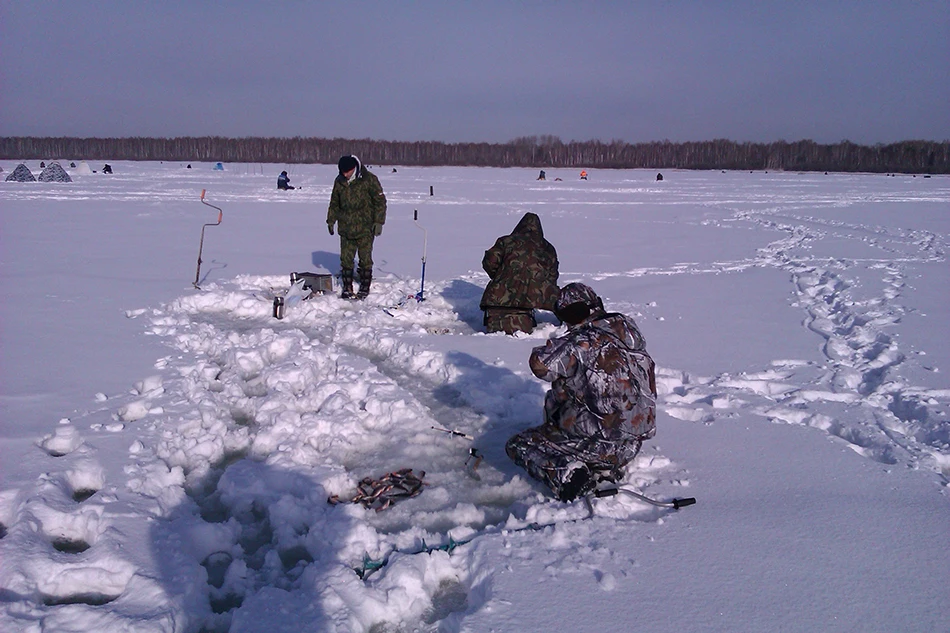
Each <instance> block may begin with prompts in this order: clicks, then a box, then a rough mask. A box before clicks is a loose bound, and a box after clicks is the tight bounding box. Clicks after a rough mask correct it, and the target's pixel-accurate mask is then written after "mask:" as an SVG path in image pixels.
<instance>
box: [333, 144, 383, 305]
mask: <svg viewBox="0 0 950 633" xmlns="http://www.w3.org/2000/svg"><path fill="white" fill-rule="evenodd" d="M337 167H338V168H339V170H340V174H339V175H338V176H337V177H336V180H334V181H333V191H332V192H331V193H330V208H329V209H327V228H328V229H329V231H330V235H333V225H334V224H337V225H338V229H337V230H338V231H339V233H340V279H341V283H342V286H343V292H342V294H341V295H340V296H341V297H342V298H344V299H352V298H353V260H354V259H355V258H356V255H357V254H359V268H358V269H357V271H358V272H359V281H360V289H359V292H358V293H357V295H356V298H357V299H365V298H366V297H367V295H369V287H370V284H371V283H372V281H373V241H374V240H375V239H376V236H377V235H381V234H382V232H383V224H385V223H386V196H385V194H383V187H382V185H380V184H379V178H377V177H376V176H375V175H373V174H372V173H371V172H370V171H369V170H367V169H366V168H365V167H363V166H362V165H361V164H360V160H359V159H358V158H357V157H356V156H342V157H341V158H340V162H339V164H338V165H337Z"/></svg>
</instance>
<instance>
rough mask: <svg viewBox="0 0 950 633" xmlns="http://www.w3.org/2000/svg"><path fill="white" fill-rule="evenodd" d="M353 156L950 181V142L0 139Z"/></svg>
mask: <svg viewBox="0 0 950 633" xmlns="http://www.w3.org/2000/svg"><path fill="white" fill-rule="evenodd" d="M344 154H355V155H357V156H359V157H360V159H361V160H362V161H363V162H364V163H365V164H369V165H407V166H410V165H414V166H465V167H467V166H480V167H535V168H541V169H547V168H576V169H591V168H601V169H635V168H647V169H730V170H738V169H743V170H746V169H747V170H768V169H772V170H785V171H837V172H880V173H890V172H894V173H924V174H946V173H950V141H943V142H937V141H901V142H898V143H890V144H886V145H885V144H878V145H873V146H868V145H858V144H855V143H851V142H850V141H842V142H840V143H834V144H820V143H816V142H814V141H811V140H802V141H795V142H786V141H776V142H772V143H738V142H735V141H730V140H726V139H716V140H712V141H699V142H685V143H673V142H671V141H656V142H648V143H626V142H624V141H619V140H613V141H610V142H607V143H605V142H601V141H599V140H592V141H570V142H567V143H565V142H562V141H561V140H560V139H559V138H558V137H556V136H526V137H520V138H516V139H513V140H512V141H509V142H508V143H442V142H438V141H412V142H409V141H378V140H372V139H342V138H334V139H325V138H301V137H294V138H263V137H249V138H227V137H220V136H203V137H180V138H145V137H132V138H71V137H60V138H52V137H23V136H20V137H0V158H4V159H21V160H24V159H41V160H52V159H63V160H149V161H164V160H167V161H195V162H219V161H221V162H229V163H280V164H291V163H321V164H335V163H336V162H337V160H338V159H339V157H340V156H342V155H344Z"/></svg>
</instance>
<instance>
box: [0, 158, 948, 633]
mask: <svg viewBox="0 0 950 633" xmlns="http://www.w3.org/2000/svg"><path fill="white" fill-rule="evenodd" d="M67 162H68V161H67ZM64 164H65V163H64ZM110 164H111V165H112V166H113V170H114V172H115V173H114V174H101V173H92V172H91V170H89V169H88V166H87V167H86V168H85V169H82V168H76V169H73V170H71V171H69V170H68V171H69V173H70V175H71V176H72V179H73V182H71V183H60V182H27V183H20V182H5V183H3V184H2V185H0V199H2V201H3V203H2V206H0V219H2V227H3V230H2V232H0V243H2V248H0V253H2V254H0V265H2V269H0V270H2V274H0V297H2V302H0V320H2V328H3V329H2V337H0V344H2V362H0V372H2V383H0V412H2V416H0V447H2V461H0V477H2V482H0V630H3V631H29V632H34V631H36V632H39V631H43V632H46V631H50V632H52V631H57V632H61V631H65V632H72V631H156V632H157V631H162V632H166V631H188V632H198V631H202V632H209V633H210V632H223V631H234V632H239V631H268V632H269V633H276V632H278V631H288V632H289V631H293V632H295V633H297V632H299V631H340V632H343V631H367V632H368V631H373V632H376V633H382V632H384V631H394V632H395V631H446V632H453V631H455V632H460V631H551V630H563V631H603V630H630V631H636V630H649V631H671V632H672V631H677V632H679V631H730V632H732V631H749V632H752V631H756V632H757V631H768V630H782V631H818V630H820V631H856V630H860V631H887V632H893V631H941V630H950V606H948V604H950V603H948V602H947V599H946V598H947V592H946V588H947V586H948V583H950V553H948V548H947V547H946V543H947V541H948V536H950V505H948V495H950V488H948V484H950V416H948V406H950V383H948V381H947V379H946V372H947V369H948V367H950V344H948V343H947V337H946V335H945V332H946V327H947V323H948V322H950V303H948V300H947V297H948V296H950V274H948V267H947V259H946V257H947V250H948V247H950V244H948V239H950V216H948V214H947V210H948V208H950V205H948V203H950V178H947V177H945V176H936V177H932V178H923V177H922V176H921V177H913V176H911V175H907V176H903V175H901V176H885V175H870V174H850V175H844V174H827V175H826V174H818V173H814V174H795V173H775V172H773V173H748V172H728V173H720V172H718V171H716V172H679V171H667V172H665V173H664V176H665V178H664V180H663V181H662V182H656V181H655V172H653V171H641V170H625V171H593V172H591V173H590V179H589V180H587V181H580V180H579V179H578V178H577V174H576V173H574V172H571V171H569V170H547V171H548V180H547V181H545V182H538V181H535V180H534V178H535V176H536V170H521V169H504V170H503V169H487V168H412V167H399V168H398V172H392V170H391V168H389V167H379V168H377V169H376V170H375V173H376V174H377V175H378V176H379V177H380V180H381V182H382V184H383V187H384V189H385V190H386V194H387V198H388V200H389V213H388V216H389V220H388V222H387V223H386V225H385V229H384V232H383V235H382V236H381V237H380V238H378V239H377V242H376V249H375V252H374V256H375V259H376V268H375V279H374V287H373V293H372V294H371V295H370V296H369V298H368V299H367V300H366V301H363V302H353V301H344V300H341V299H339V298H338V296H336V294H334V295H324V296H318V297H315V298H313V299H311V300H309V301H302V302H296V303H294V304H293V305H289V306H288V307H287V313H286V316H285V318H283V319H281V320H277V319H275V318H273V316H272V303H271V299H272V298H273V296H274V294H275V293H280V292H283V291H285V290H286V289H287V288H288V287H289V276H290V273H291V272H305V271H314V270H318V269H321V268H324V269H327V270H332V271H336V270H337V269H338V268H339V265H338V241H337V239H338V238H336V237H332V236H329V235H327V233H326V229H325V227H324V220H325V214H326V207H327V202H328V199H329V193H330V188H331V185H332V179H333V176H334V175H335V169H334V168H333V167H332V166H320V165H309V166H299V165H298V166H291V167H290V168H288V171H289V172H290V175H291V177H292V179H293V182H294V184H295V185H299V186H301V188H300V189H297V190H295V191H283V192H279V191H277V190H276V189H275V178H276V175H277V174H278V173H279V172H280V171H281V169H283V168H284V166H279V165H263V166H262V165H226V166H225V169H224V170H223V171H221V170H213V169H212V167H213V165H212V164H207V163H192V166H193V169H186V168H185V165H184V164H179V163H170V162H165V163H157V162H156V163H135V162H121V161H113V162H111V163H110ZM82 165H84V163H81V166H82ZM15 166H16V164H15V162H13V161H8V163H7V164H5V165H4V166H3V167H4V169H6V170H12V169H13V168H14V167H15ZM27 166H32V167H34V168H35V167H36V165H33V163H32V162H28V163H27ZM555 172H557V173H555ZM555 177H561V178H563V180H562V181H555V180H554V178H555ZM430 187H431V188H432V189H431V191H432V194H433V195H430ZM202 189H206V190H207V197H206V200H207V201H209V202H211V203H213V204H215V205H217V206H219V207H221V208H222V209H223V221H222V223H221V224H220V225H219V226H215V227H211V228H207V229H206V231H205V237H204V245H203V251H202V259H203V261H202V264H201V268H200V270H196V267H197V255H198V245H199V244H198V242H199V232H200V231H201V227H202V224H204V223H208V222H214V221H215V220H216V216H217V214H216V213H214V212H213V211H212V210H210V209H209V208H208V207H207V206H205V205H202V204H201V203H200V201H199V196H200V192H201V190H202ZM415 210H418V216H419V225H421V226H422V227H424V228H425V230H426V231H427V233H426V235H425V237H426V239H427V242H426V244H427V246H426V278H425V296H426V300H425V301H424V302H421V303H418V302H416V301H414V300H409V301H406V302H403V300H404V299H406V298H407V297H409V296H411V295H414V294H416V293H417V292H419V290H420V285H421V278H420V273H421V264H422V261H421V260H422V255H423V237H424V236H423V232H422V231H420V230H419V227H418V226H417V225H416V224H415V223H414V222H413V212H414V211H415ZM527 211H532V212H535V213H537V214H538V215H539V216H540V217H541V220H542V223H543V226H544V230H545V236H546V237H547V239H548V240H549V241H551V242H552V243H553V244H554V246H555V247H556V248H557V249H558V255H559V258H560V262H561V280H560V282H561V284H564V283H567V282H569V281H583V282H585V283H588V284H590V285H591V286H592V287H594V289H595V290H597V291H598V292H599V293H600V294H601V295H602V296H603V297H604V300H605V303H606V305H607V307H608V308H609V309H612V310H618V311H622V312H625V313H627V314H629V315H631V316H633V317H634V318H635V319H636V320H637V321H638V323H639V324H640V326H641V329H642V330H643V333H644V335H645V336H646V339H647V346H648V349H649V351H650V352H651V354H652V355H653V357H654V358H655V360H656V362H657V366H658V375H657V380H658V387H659V391H660V398H659V416H658V424H657V427H658V428H657V436H656V438H655V439H654V440H652V441H650V442H648V443H647V444H646V446H645V448H644V451H643V452H642V453H641V455H640V456H639V457H638V458H637V460H636V461H635V463H634V464H632V465H631V466H630V467H629V468H628V469H627V473H626V483H627V485H629V486H631V487H634V488H636V489H638V490H640V491H641V492H643V493H645V494H648V495H650V496H652V497H657V498H661V499H670V498H674V497H682V496H692V497H696V499H697V500H698V502H697V504H696V505H695V506H691V507H688V508H684V509H682V510H679V511H671V510H665V509H660V508H656V507H654V506H651V505H648V504H645V503H643V502H640V501H637V500H635V499H633V498H632V497H627V496H618V497H609V498H604V499H598V500H595V501H593V503H592V505H591V507H590V508H588V507H587V506H586V505H585V504H584V503H581V502H578V503H575V504H563V503H560V502H556V501H554V500H553V499H551V498H550V496H548V495H547V494H546V491H545V490H544V489H543V488H542V487H541V486H540V485H539V484H537V483H535V482H533V481H531V480H530V479H528V478H527V477H526V476H525V475H524V473H523V472H522V471H520V470H519V469H518V468H517V467H515V466H514V464H512V463H511V462H510V461H509V460H508V458H507V457H506V456H505V454H504V443H505V441H506V440H507V439H508V437H510V436H511V435H513V434H514V433H515V432H517V431H519V430H522V429H523V428H525V427H527V426H529V425H534V424H537V423H539V422H540V420H541V405H542V402H543V397H544V393H545V389H546V388H547V386H546V384H545V383H542V382H540V381H538V380H536V379H535V378H534V377H533V375H532V374H531V372H530V370H529V369H528V367H527V358H528V354H529V352H530V350H531V348H532V347H534V346H537V345H540V344H542V343H543V342H544V341H545V340H546V339H547V338H548V337H549V336H551V335H554V334H556V333H558V332H560V327H559V326H558V324H557V321H556V319H554V317H553V315H551V314H548V313H540V315H539V316H540V324H539V327H538V329H537V330H536V331H535V332H534V333H533V334H531V335H523V334H521V335H517V336H515V337H506V336H504V335H501V334H493V335H487V334H485V333H484V330H483V328H482V326H481V312H480V311H479V310H478V301H479V298H480V295H481V292H482V290H483V288H484V286H485V284H486V282H487V276H486V275H485V274H484V273H483V272H482V271H481V268H480V262H481V257H482V254H483V252H484V250H485V249H487V248H488V247H490V246H491V244H492V243H493V242H494V239H495V238H496V237H498V236H500V235H503V234H506V233H508V232H510V230H511V229H512V228H513V227H514V226H515V224H516V223H517V221H518V220H519V219H520V218H521V216H522V215H523V214H524V213H525V212H527ZM196 274H198V276H199V282H200V283H199V285H200V290H198V289H195V288H193V287H192V283H191V282H192V281H193V280H194V279H195V276H196ZM337 294H338V293H337ZM400 302H403V305H402V306H401V307H400V308H398V309H395V310H386V309H385V308H388V307H390V306H393V305H395V304H398V303H400ZM433 427H437V428H440V429H449V430H458V431H460V432H462V433H465V434H467V435H470V436H472V437H474V438H475V439H474V441H470V440H467V439H465V438H463V437H460V436H457V435H452V434H449V433H445V432H443V431H440V430H437V429H434V428H433ZM471 449H475V450H476V451H477V452H478V453H479V454H480V455H482V456H483V460H482V461H481V462H480V463H479V465H478V467H477V469H474V470H473V469H472V460H471V459H470V458H471V454H470V450H471ZM466 462H468V463H466ZM401 468H413V469H416V470H417V471H419V470H421V471H425V473H426V474H425V481H426V483H427V485H426V486H425V488H424V490H423V492H422V494H420V495H419V496H418V497H415V498H413V499H409V500H405V501H401V502H399V503H397V504H396V505H394V506H393V507H392V508H390V509H388V510H386V511H384V512H379V513H376V512H373V511H372V510H366V509H363V508H362V507H361V506H359V505H353V504H342V505H330V504H328V503H327V498H328V497H329V496H331V495H341V496H346V495H347V494H352V493H353V491H354V490H355V487H356V485H357V483H358V482H359V481H360V479H361V478H363V477H366V476H378V475H382V474H384V473H386V472H390V471H394V470H397V469H401ZM591 510H592V512H593V514H592V515H591ZM422 550H431V551H426V552H425V553H418V552H420V551H422ZM381 562H384V563H385V564H384V565H383V566H382V567H380V568H378V569H377V568H376V566H377V565H378V564H379V563H381ZM357 570H358V571H360V572H361V574H362V575H363V576H364V577H363V578H361V575H360V574H357V573H356V571H357Z"/></svg>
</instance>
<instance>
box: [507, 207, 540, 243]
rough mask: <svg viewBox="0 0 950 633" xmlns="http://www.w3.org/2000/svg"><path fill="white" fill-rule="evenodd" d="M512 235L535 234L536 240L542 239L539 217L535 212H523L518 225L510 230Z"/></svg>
mask: <svg viewBox="0 0 950 633" xmlns="http://www.w3.org/2000/svg"><path fill="white" fill-rule="evenodd" d="M511 234H512V235H535V236H536V238H535V239H538V240H542V239H544V230H543V229H542V228H541V218H539V217H538V215H537V214H536V213H531V212H530V211H529V212H528V213H525V214H524V217H522V218H521V221H520V222H518V226H516V227H515V230H514V231H512V232H511Z"/></svg>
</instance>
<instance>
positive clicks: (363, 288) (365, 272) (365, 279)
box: [356, 268, 373, 299]
mask: <svg viewBox="0 0 950 633" xmlns="http://www.w3.org/2000/svg"><path fill="white" fill-rule="evenodd" d="M357 272H358V273H359V274H360V290H359V292H357V293H356V298H357V299H365V298H366V297H367V296H369V286H370V284H371V283H372V281H373V269H372V268H359V269H357Z"/></svg>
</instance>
